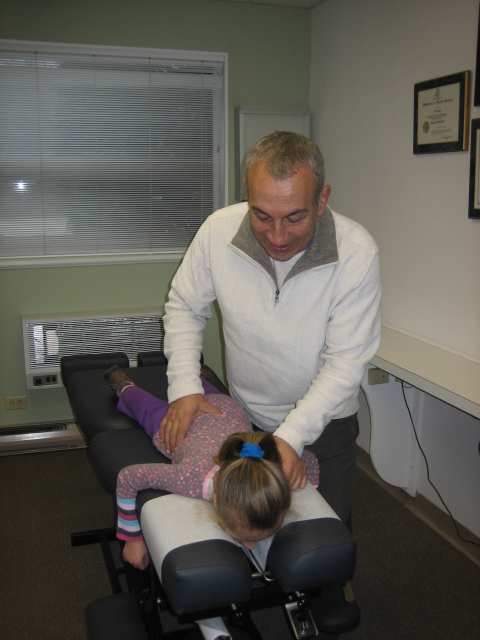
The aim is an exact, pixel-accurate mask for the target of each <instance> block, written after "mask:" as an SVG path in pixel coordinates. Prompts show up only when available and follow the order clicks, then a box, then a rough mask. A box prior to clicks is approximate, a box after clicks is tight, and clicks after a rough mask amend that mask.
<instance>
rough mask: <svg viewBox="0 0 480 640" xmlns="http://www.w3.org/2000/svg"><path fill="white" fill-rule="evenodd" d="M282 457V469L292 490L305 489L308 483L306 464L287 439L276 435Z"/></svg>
mask: <svg viewBox="0 0 480 640" xmlns="http://www.w3.org/2000/svg"><path fill="white" fill-rule="evenodd" d="M275 442H276V443H277V447H278V451H279V453H280V457H281V458H282V469H283V473H284V474H285V477H286V478H287V481H288V484H289V485H290V489H291V490H292V491H296V490H297V489H303V488H304V487H305V485H306V484H307V472H306V469H305V465H304V464H303V462H302V461H301V460H300V458H299V457H298V455H297V452H296V451H295V449H294V448H293V447H291V446H290V445H289V444H288V442H287V441H286V440H283V439H282V438H279V437H277V436H275Z"/></svg>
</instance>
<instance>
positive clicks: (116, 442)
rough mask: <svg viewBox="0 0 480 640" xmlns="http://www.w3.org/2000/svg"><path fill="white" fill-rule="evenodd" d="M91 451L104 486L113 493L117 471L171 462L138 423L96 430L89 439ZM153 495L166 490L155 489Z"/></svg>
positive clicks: (91, 456) (93, 462)
mask: <svg viewBox="0 0 480 640" xmlns="http://www.w3.org/2000/svg"><path fill="white" fill-rule="evenodd" d="M132 422H133V421H132ZM89 455H90V459H91V461H92V464H93V466H94V467H95V469H96V470H97V473H98V475H99V477H100V480H101V481H102V484H103V486H104V487H105V489H106V490H107V491H108V492H109V493H111V494H114V493H115V488H116V485H117V477H118V474H119V473H120V471H121V470H122V469H123V468H124V467H128V466H130V465H131V464H140V463H144V462H145V463H150V462H161V463H167V464H169V463H170V461H169V460H168V459H167V458H165V456H163V455H162V454H161V453H160V452H159V451H157V449H155V447H154V446H153V445H152V441H151V440H150V438H149V437H148V436H147V434H146V433H145V432H144V430H143V429H141V428H140V427H138V426H137V427H136V428H134V429H117V430H114V431H104V432H103V433H99V434H97V435H96V436H95V437H94V438H93V440H92V441H91V443H90V451H89ZM150 491H151V490H149V492H150ZM141 493H145V492H143V491H142V492H141ZM152 493H153V491H152ZM153 495H154V496H158V495H165V493H164V492H161V493H159V492H154V493H153Z"/></svg>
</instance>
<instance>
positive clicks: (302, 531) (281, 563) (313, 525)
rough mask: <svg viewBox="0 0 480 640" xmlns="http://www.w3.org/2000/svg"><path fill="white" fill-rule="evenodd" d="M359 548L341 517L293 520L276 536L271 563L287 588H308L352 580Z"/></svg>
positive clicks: (281, 583) (269, 555)
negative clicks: (339, 518)
mask: <svg viewBox="0 0 480 640" xmlns="http://www.w3.org/2000/svg"><path fill="white" fill-rule="evenodd" d="M356 550H357V543H356V541H355V540H354V538H353V536H352V535H351V533H350V532H349V531H348V529H347V527H346V526H345V525H344V524H343V522H342V521H341V520H338V519H337V518H319V519H317V520H307V521H302V522H290V523H289V524H287V525H286V526H285V527H283V528H282V529H281V530H280V531H279V532H278V533H277V534H276V535H275V537H274V538H273V542H272V544H271V546H270V550H269V552H268V556H267V565H268V568H269V569H270V570H271V572H272V574H273V575H274V576H275V578H276V579H277V581H278V584H279V586H280V587H281V588H282V589H283V591H285V592H286V593H290V592H292V591H306V590H308V589H314V588H316V587H318V586H325V585H328V584H344V583H345V582H347V580H350V579H351V578H352V577H353V574H354V571H355V562H356Z"/></svg>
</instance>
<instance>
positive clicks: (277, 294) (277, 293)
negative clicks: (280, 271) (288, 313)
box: [275, 289, 280, 304]
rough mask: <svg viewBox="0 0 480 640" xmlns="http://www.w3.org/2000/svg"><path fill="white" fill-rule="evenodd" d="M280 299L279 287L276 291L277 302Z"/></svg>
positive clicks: (276, 302)
mask: <svg viewBox="0 0 480 640" xmlns="http://www.w3.org/2000/svg"><path fill="white" fill-rule="evenodd" d="M279 300H280V291H279V289H277V290H276V291H275V304H278V301H279Z"/></svg>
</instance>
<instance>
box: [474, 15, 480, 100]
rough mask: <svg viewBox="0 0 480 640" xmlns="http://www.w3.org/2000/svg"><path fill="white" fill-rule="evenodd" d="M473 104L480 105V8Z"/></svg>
mask: <svg viewBox="0 0 480 640" xmlns="http://www.w3.org/2000/svg"><path fill="white" fill-rule="evenodd" d="M473 106H474V107H480V8H479V11H478V27H477V60H476V67H475V87H474V90H473Z"/></svg>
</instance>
